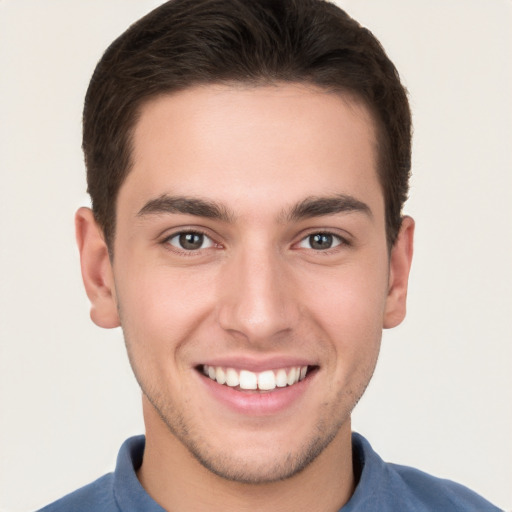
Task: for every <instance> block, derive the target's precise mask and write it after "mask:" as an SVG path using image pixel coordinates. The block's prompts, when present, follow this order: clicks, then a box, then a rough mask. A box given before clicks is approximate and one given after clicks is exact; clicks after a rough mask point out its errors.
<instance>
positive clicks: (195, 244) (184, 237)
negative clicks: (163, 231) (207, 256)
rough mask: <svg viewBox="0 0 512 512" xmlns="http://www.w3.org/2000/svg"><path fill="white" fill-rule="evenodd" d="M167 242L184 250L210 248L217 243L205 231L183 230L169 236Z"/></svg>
mask: <svg viewBox="0 0 512 512" xmlns="http://www.w3.org/2000/svg"><path fill="white" fill-rule="evenodd" d="M166 243H168V244H170V245H172V246H173V247H176V249H180V250H184V251H198V250H200V249H208V248H209V247H213V246H214V245H215V243H214V242H213V240H212V239H211V238H210V237H208V236H206V235H205V234H204V233H199V232H197V231H183V232H181V233H176V234H175V235H173V236H171V237H169V238H168V239H167V240H166Z"/></svg>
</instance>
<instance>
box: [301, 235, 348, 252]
mask: <svg viewBox="0 0 512 512" xmlns="http://www.w3.org/2000/svg"><path fill="white" fill-rule="evenodd" d="M343 242H344V241H343V239H342V238H341V237H339V236H337V235H333V234H332V233H312V234H311V235H309V236H307V237H306V238H303V239H302V240H301V241H300V242H299V247H301V248H303V249H313V250H315V251H326V250H327V249H332V248H333V247H337V246H338V245H341V244H342V243H343Z"/></svg>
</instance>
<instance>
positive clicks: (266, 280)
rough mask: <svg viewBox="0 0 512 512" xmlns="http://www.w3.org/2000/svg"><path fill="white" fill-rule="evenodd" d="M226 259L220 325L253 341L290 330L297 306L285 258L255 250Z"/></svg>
mask: <svg viewBox="0 0 512 512" xmlns="http://www.w3.org/2000/svg"><path fill="white" fill-rule="evenodd" d="M230 260H231V261H229V263H227V264H226V267H225V269H224V272H223V275H222V278H221V281H222V282H221V283H220V287H221V293H220V296H221V300H220V302H219V304H218V308H219V309H218V318H219V323H220V326H221V327H222V328H223V329H224V330H225V331H228V332H230V333H231V334H235V335H238V336H242V337H244V338H245V339H246V340H247V341H249V342H251V343H253V344H265V343H266V342H272V341H275V340H276V339H277V338H279V337H280V336H283V335H285V334H286V333H288V334H289V333H291V332H292V331H293V330H294V329H295V328H296V326H297V324H298V321H299V307H298V303H297V297H296V294H294V286H293V279H292V276H291V275H290V271H289V269H287V264H286V261H284V260H285V258H284V257H282V256H281V255H279V254H276V253H273V252H272V251H271V250H259V251H252V252H251V251H245V252H243V253H240V254H237V255H234V256H233V257H232V258H231V259H230Z"/></svg>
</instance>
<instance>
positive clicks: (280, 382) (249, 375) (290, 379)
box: [202, 364, 308, 391]
mask: <svg viewBox="0 0 512 512" xmlns="http://www.w3.org/2000/svg"><path fill="white" fill-rule="evenodd" d="M202 371H203V373H204V374H205V375H206V376H207V377H208V378H210V379H211V380H214V381H216V382H217V383H218V384H222V385H224V386H228V387H230V388H238V389H244V390H256V389H259V390H261V391H272V390H273V389H275V388H284V387H287V386H293V385H294V384H297V382H299V381H301V380H303V379H304V378H305V377H306V375H307V373H308V366H292V367H289V368H279V369H276V370H265V371H263V372H252V371H249V370H237V369H235V368H225V367H222V366H209V365H207V364H205V365H203V367H202Z"/></svg>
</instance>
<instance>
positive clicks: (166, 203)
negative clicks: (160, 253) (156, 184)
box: [137, 194, 234, 222]
mask: <svg viewBox="0 0 512 512" xmlns="http://www.w3.org/2000/svg"><path fill="white" fill-rule="evenodd" d="M162 213H181V214H185V215H195V216H197V217H206V218H208V219H217V220H221V221H223V222H231V221H232V220H233V218H234V215H233V214H232V213H231V212H230V211H229V210H228V209H227V208H225V207H223V206H221V205H219V204H217V203H214V202H212V201H207V200H205V199H199V198H196V197H186V196H169V195H166V194H164V195H161V196H160V197H157V198H156V199H151V200H150V201H148V202H147V203H146V204H145V205H144V206H143V207H142V208H141V209H140V210H139V212H138V213H137V217H146V216H148V215H160V214H162Z"/></svg>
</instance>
